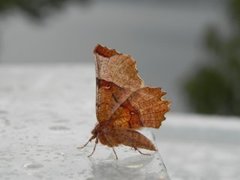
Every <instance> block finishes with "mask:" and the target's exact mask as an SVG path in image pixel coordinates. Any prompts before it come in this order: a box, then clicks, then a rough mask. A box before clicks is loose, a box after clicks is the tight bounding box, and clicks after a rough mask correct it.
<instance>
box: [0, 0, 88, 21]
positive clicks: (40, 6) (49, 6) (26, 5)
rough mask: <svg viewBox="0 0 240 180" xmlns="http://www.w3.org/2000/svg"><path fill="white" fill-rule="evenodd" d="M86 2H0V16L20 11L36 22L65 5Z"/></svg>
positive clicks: (36, 0) (52, 0) (12, 0)
mask: <svg viewBox="0 0 240 180" xmlns="http://www.w3.org/2000/svg"><path fill="white" fill-rule="evenodd" d="M70 2H81V3H85V2H87V0H0V14H2V15H3V14H6V13H8V12H9V11H12V10H20V11H21V12H23V13H25V14H26V15H27V16H29V17H32V18H34V19H36V20H39V19H42V18H44V17H45V16H47V15H48V14H50V13H51V12H52V11H53V10H60V9H62V8H63V7H65V5H66V4H67V3H70Z"/></svg>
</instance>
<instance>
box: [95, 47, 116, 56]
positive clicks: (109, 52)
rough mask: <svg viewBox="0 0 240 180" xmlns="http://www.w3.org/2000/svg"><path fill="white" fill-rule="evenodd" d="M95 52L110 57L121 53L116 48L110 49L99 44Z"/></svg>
mask: <svg viewBox="0 0 240 180" xmlns="http://www.w3.org/2000/svg"><path fill="white" fill-rule="evenodd" d="M93 52H94V54H99V55H100V56H103V57H107V58H110V57H112V56H114V55H116V54H119V53H118V52H117V51H116V50H115V49H108V48H106V47H103V46H102V45H100V44H98V45H97V46H96V47H95V49H94V50H93Z"/></svg>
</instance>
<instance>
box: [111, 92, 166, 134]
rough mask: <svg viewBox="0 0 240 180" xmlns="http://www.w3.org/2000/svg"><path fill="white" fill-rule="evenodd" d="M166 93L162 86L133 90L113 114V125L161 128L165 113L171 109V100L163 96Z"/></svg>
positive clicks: (134, 127)
mask: <svg viewBox="0 0 240 180" xmlns="http://www.w3.org/2000/svg"><path fill="white" fill-rule="evenodd" d="M165 94H166V93H165V92H163V91H162V90H161V89H160V88H150V87H144V88H141V89H139V90H137V91H136V92H133V93H132V94H131V96H130V97H129V98H128V99H127V100H126V101H125V102H124V103H122V104H121V106H120V107H119V108H118V109H117V110H116V111H115V112H114V113H113V115H112V116H111V122H112V124H113V126H114V127H121V128H133V129H138V128H141V127H152V128H159V127H160V125H161V123H162V121H163V120H165V117H164V115H165V113H166V112H167V111H169V102H168V101H166V100H164V99H163V98H162V97H163V96H164V95H165Z"/></svg>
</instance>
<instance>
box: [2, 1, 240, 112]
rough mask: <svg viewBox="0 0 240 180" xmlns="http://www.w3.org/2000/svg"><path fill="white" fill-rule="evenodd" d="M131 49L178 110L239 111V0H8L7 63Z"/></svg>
mask: <svg viewBox="0 0 240 180" xmlns="http://www.w3.org/2000/svg"><path fill="white" fill-rule="evenodd" d="M97 43H101V44H104V45H106V46H108V47H111V48H115V49H117V50H118V51H119V52H123V53H127V54H131V55H132V56H133V57H134V58H135V59H136V60H137V61H138V69H139V72H140V73H141V76H142V78H143V79H144V80H145V82H146V84H148V85H153V86H161V87H163V89H164V90H166V91H167V92H168V98H169V99H171V100H172V102H173V105H172V110H173V111H175V112H197V113H207V114H226V115H240V93H239V92H240V83H239V80H240V1H239V0H203V1H197V0H182V1H181V2H180V1H177V0H168V1H166V0H148V1H147V0H129V1H117V0H115V1H110V0H98V1H97V0H95V1H94V0H11V1H9V0H1V1H0V64H6V63H15V64H16V63H18V64H24V63H34V64H47V63H51V64H53V63H89V64H93V63H94V61H93V55H92V50H93V48H94V46H95V45H96V44H97Z"/></svg>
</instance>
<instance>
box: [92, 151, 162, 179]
mask: <svg viewBox="0 0 240 180" xmlns="http://www.w3.org/2000/svg"><path fill="white" fill-rule="evenodd" d="M153 159H154V156H143V155H137V156H132V157H128V158H125V159H122V160H121V159H120V160H113V159H112V158H111V159H110V158H109V160H103V161H96V160H94V159H91V163H92V174H93V177H92V178H90V179H91V180H99V179H103V180H122V179H127V180H128V179H129V180H135V179H136V180H144V179H152V180H155V179H158V180H160V179H161V178H160V176H159V174H158V173H156V172H152V173H149V172H148V169H149V165H150V166H151V163H152V161H153Z"/></svg>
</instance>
